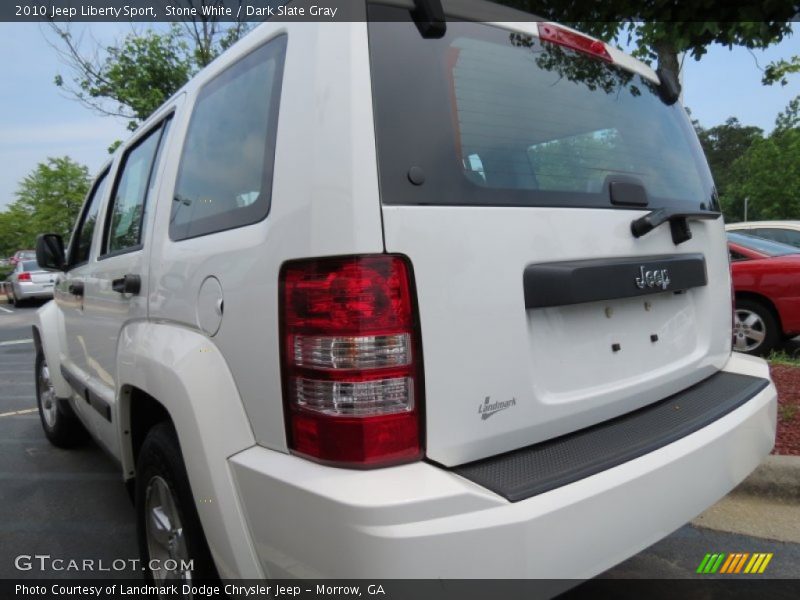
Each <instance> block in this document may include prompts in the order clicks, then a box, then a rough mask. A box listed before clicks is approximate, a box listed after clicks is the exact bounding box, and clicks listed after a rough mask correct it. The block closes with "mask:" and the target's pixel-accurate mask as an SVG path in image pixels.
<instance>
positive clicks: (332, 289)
mask: <svg viewBox="0 0 800 600" xmlns="http://www.w3.org/2000/svg"><path fill="white" fill-rule="evenodd" d="M280 295H281V297H280V300H281V302H280V311H281V341H282V344H283V347H282V349H281V350H282V355H281V359H282V368H283V397H284V409H285V411H284V412H285V416H286V434H287V439H288V444H289V449H290V450H291V451H292V452H293V453H295V454H299V455H302V456H305V457H308V458H310V459H313V460H317V461H319V462H324V463H326V464H332V465H337V466H345V467H360V468H367V467H381V466H387V465H392V464H398V463H401V462H409V461H413V460H417V459H419V458H421V457H422V455H423V441H422V440H423V432H422V403H423V398H422V391H423V387H422V363H421V360H420V340H419V328H418V326H417V317H416V308H415V304H414V295H413V283H412V277H411V266H410V264H409V263H408V261H407V260H406V259H405V258H403V257H400V256H394V255H385V254H382V255H365V256H348V257H337V258H324V259H312V260H300V261H292V262H289V263H286V264H285V265H284V267H283V268H282V270H281V276H280Z"/></svg>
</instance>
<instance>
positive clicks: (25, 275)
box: [17, 271, 31, 281]
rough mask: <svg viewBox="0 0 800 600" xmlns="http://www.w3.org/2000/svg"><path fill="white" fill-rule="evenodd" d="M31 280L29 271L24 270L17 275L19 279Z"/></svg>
mask: <svg viewBox="0 0 800 600" xmlns="http://www.w3.org/2000/svg"><path fill="white" fill-rule="evenodd" d="M30 280H31V274H30V273H28V272H27V271H23V272H22V273H20V274H19V276H18V277H17V281H30Z"/></svg>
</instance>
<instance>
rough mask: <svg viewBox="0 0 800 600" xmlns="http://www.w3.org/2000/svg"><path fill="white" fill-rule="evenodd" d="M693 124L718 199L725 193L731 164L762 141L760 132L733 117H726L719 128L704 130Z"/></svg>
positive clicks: (729, 178) (729, 180)
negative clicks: (718, 196)
mask: <svg viewBox="0 0 800 600" xmlns="http://www.w3.org/2000/svg"><path fill="white" fill-rule="evenodd" d="M693 123H694V126H695V129H696V130H697V137H698V138H699V139H700V144H701V145H702V146H703V151H704V152H705V155H706V158H707V159H708V166H709V167H710V168H711V174H712V175H713V176H714V183H715V185H716V186H717V192H718V193H719V194H720V195H721V196H722V195H724V194H725V193H726V192H727V190H728V187H729V185H730V182H731V180H732V178H733V175H734V171H733V164H734V162H736V160H737V159H738V158H740V157H742V156H743V155H744V154H745V153H746V152H747V150H748V149H749V148H750V147H751V146H752V145H753V143H755V142H756V141H759V140H762V139H763V137H764V131H763V130H762V129H761V128H760V127H753V126H747V125H742V124H741V123H740V122H739V120H738V119H737V118H736V117H730V118H729V119H728V120H727V121H725V123H723V124H722V125H716V126H715V127H711V128H710V129H704V128H703V127H701V126H700V124H699V123H697V121H693Z"/></svg>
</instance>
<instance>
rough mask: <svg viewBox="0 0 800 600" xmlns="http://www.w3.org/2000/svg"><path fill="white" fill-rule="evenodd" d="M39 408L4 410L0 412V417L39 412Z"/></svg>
mask: <svg viewBox="0 0 800 600" xmlns="http://www.w3.org/2000/svg"><path fill="white" fill-rule="evenodd" d="M38 410H39V409H38V408H23V409H22V410H13V411H11V412H4V413H0V418H2V417H13V416H14V415H29V414H31V413H35V412H37V411H38Z"/></svg>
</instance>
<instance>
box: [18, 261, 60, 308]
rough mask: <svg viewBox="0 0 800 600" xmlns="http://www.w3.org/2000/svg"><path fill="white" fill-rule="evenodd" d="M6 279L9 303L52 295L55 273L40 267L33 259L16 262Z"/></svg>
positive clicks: (50, 296)
mask: <svg viewBox="0 0 800 600" xmlns="http://www.w3.org/2000/svg"><path fill="white" fill-rule="evenodd" d="M7 279H8V280H7V282H6V292H7V294H8V301H9V302H10V303H11V304H22V303H23V302H25V301H27V300H33V299H37V300H41V299H43V298H44V299H47V298H52V297H53V283H54V282H55V275H53V273H51V272H49V271H45V270H44V269H41V268H40V267H39V265H38V263H37V262H36V261H35V260H23V261H20V262H18V263H17V264H16V265H14V270H13V271H12V272H11V275H9V276H8V278H7Z"/></svg>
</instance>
